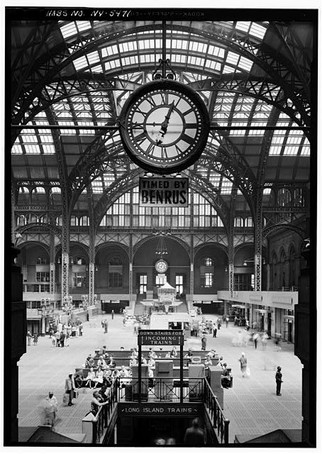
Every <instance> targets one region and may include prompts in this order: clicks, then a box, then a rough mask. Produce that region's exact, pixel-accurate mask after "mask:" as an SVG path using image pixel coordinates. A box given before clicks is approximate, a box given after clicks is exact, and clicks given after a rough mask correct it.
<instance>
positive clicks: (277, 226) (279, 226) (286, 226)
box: [263, 224, 307, 240]
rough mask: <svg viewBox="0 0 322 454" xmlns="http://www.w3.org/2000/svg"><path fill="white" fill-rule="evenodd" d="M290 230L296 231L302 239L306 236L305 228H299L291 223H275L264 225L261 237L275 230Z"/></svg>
mask: <svg viewBox="0 0 322 454" xmlns="http://www.w3.org/2000/svg"><path fill="white" fill-rule="evenodd" d="M280 229H283V230H292V231H293V232H296V233H297V234H298V235H299V236H300V237H301V238H302V239H303V240H304V239H305V238H306V237H307V232H305V230H303V229H300V228H299V227H297V226H296V225H292V224H275V225H272V226H269V227H266V228H264V229H263V239H264V238H266V237H268V236H269V235H270V234H271V233H272V232H275V231H277V230H280Z"/></svg>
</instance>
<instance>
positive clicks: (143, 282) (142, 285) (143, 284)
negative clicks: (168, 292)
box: [139, 274, 148, 295]
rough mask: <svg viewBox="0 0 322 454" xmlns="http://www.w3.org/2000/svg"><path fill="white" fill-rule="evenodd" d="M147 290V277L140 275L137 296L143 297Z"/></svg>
mask: <svg viewBox="0 0 322 454" xmlns="http://www.w3.org/2000/svg"><path fill="white" fill-rule="evenodd" d="M147 288H148V275H147V274H140V276H139V294H140V295H144V294H145V293H146V291H147Z"/></svg>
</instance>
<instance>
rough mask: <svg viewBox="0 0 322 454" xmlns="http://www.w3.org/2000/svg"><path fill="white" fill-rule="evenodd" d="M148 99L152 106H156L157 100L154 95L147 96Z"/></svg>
mask: <svg viewBox="0 0 322 454" xmlns="http://www.w3.org/2000/svg"><path fill="white" fill-rule="evenodd" d="M146 100H147V101H148V103H149V104H151V106H152V107H155V106H156V102H155V100H154V98H153V97H152V96H151V97H150V98H146Z"/></svg>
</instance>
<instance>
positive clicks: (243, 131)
mask: <svg viewBox="0 0 322 454" xmlns="http://www.w3.org/2000/svg"><path fill="white" fill-rule="evenodd" d="M247 125H248V123H247V122H239V121H238V122H236V121H233V122H232V123H231V126H232V127H233V126H239V127H241V126H247ZM229 134H230V135H231V136H244V135H245V134H246V129H231V130H230V133H229Z"/></svg>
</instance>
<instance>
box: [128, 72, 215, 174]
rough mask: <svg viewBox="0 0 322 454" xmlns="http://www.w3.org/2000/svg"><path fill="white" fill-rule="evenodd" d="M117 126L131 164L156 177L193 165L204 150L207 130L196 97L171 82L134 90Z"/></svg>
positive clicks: (202, 105)
mask: <svg viewBox="0 0 322 454" xmlns="http://www.w3.org/2000/svg"><path fill="white" fill-rule="evenodd" d="M119 124H120V135H121V140H122V143H123V146H124V149H125V151H126V152H127V154H128V155H129V157H130V158H131V159H132V161H134V162H135V163H136V164H137V165H138V166H140V167H141V168H143V169H145V170H147V171H149V172H153V173H158V174H171V173H176V172H180V171H181V170H183V169H186V168H187V167H189V166H190V165H192V164H193V163H194V162H195V161H196V160H197V159H198V158H199V157H200V155H201V153H202V151H203V150H204V148H205V146H206V143H207V138H208V134H209V129H210V121H209V115H208V111H207V108H206V106H205V103H204V102H203V100H202V99H201V97H200V96H199V94H198V93H196V92H195V91H194V90H193V89H192V88H190V87H189V86H187V85H184V84H182V83H180V82H177V81H174V80H156V81H153V82H149V83H147V84H145V85H142V87H140V88H138V89H137V90H135V91H134V92H133V93H132V95H131V96H130V97H129V98H128V99H127V101H126V102H125V104H124V106H123V108H122V112H121V115H120V118H119Z"/></svg>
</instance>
